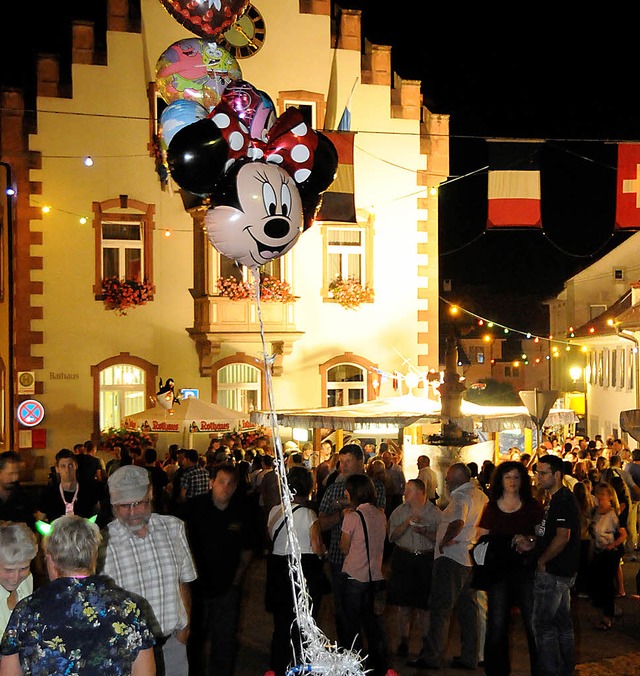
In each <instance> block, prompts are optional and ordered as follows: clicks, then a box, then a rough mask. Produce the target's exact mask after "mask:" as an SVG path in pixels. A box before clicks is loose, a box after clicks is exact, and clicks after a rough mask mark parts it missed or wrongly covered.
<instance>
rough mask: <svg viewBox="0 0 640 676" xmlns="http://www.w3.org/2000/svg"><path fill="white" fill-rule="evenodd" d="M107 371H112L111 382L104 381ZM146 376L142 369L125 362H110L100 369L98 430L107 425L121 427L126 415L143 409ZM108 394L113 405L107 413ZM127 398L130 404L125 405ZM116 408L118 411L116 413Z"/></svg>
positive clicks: (103, 428)
mask: <svg viewBox="0 0 640 676" xmlns="http://www.w3.org/2000/svg"><path fill="white" fill-rule="evenodd" d="M108 371H112V372H113V376H114V377H113V378H112V380H113V381H114V382H112V383H105V382H104V380H105V377H106V375H107V372H108ZM146 378H147V374H146V372H145V370H144V369H142V368H140V367H139V366H135V365H133V364H127V363H122V364H112V365H111V366H107V367H106V368H104V369H102V370H101V371H100V378H99V389H100V393H99V402H100V409H99V416H100V417H99V419H100V430H105V429H108V428H109V427H121V425H122V421H123V420H124V418H125V417H126V416H128V415H133V414H134V413H139V412H140V411H144V409H145V402H146V399H147V393H146V392H147V388H146V384H147V383H146ZM127 381H129V382H127ZM109 394H111V395H113V398H114V400H115V406H113V410H112V412H111V414H110V415H107V412H106V410H105V408H106V404H107V402H106V398H107V396H108V395H109ZM127 399H129V403H130V404H131V405H130V406H127V405H126V404H127ZM136 402H137V403H136ZM118 409H119V410H120V413H117V410H118Z"/></svg>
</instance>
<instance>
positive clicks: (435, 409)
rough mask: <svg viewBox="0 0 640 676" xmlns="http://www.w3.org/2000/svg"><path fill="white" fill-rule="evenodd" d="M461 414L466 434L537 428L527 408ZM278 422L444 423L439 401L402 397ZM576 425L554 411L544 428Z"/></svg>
mask: <svg viewBox="0 0 640 676" xmlns="http://www.w3.org/2000/svg"><path fill="white" fill-rule="evenodd" d="M461 413H462V417H461V418H459V419H455V420H454V422H455V423H456V424H457V425H458V426H459V427H460V428H461V429H463V430H466V431H472V430H473V429H474V427H475V426H477V425H478V424H481V426H482V429H483V430H484V431H486V432H499V431H501V430H504V429H516V428H520V429H522V428H525V427H529V428H535V424H534V423H533V421H532V419H531V415H530V414H529V411H528V410H527V408H526V406H479V405H478V404H472V403H471V402H468V401H466V400H463V401H462V406H461ZM276 418H277V421H278V424H279V425H282V426H283V427H301V428H325V429H343V430H348V431H353V430H355V429H356V428H357V427H358V426H360V425H363V424H370V425H375V424H392V425H397V426H398V427H406V426H408V425H412V424H413V423H416V422H418V421H421V422H425V423H426V422H438V421H440V419H441V406H440V402H439V401H434V400H432V399H427V398H426V397H415V396H412V395H402V396H397V397H388V398H383V399H374V400H372V401H367V402H364V403H363V404H356V405H353V406H333V407H329V408H308V409H289V410H283V411H277V412H276ZM251 420H252V421H253V422H254V423H257V424H259V425H263V426H265V427H267V426H269V425H270V424H271V418H270V414H269V412H267V411H254V412H253V413H251ZM577 421H578V419H577V417H576V415H575V413H574V412H573V411H571V410H567V409H552V410H551V411H550V413H549V415H548V416H547V419H546V420H545V422H544V425H545V426H551V425H569V424H571V423H575V422H577Z"/></svg>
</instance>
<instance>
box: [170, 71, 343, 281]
mask: <svg viewBox="0 0 640 676" xmlns="http://www.w3.org/2000/svg"><path fill="white" fill-rule="evenodd" d="M227 93H228V96H225V98H223V100H222V101H220V103H219V104H218V105H217V106H216V107H215V108H214V109H213V110H212V111H211V113H210V114H209V115H208V116H207V117H206V118H204V119H200V120H198V121H196V122H193V123H191V124H188V125H186V126H184V127H182V128H181V129H179V130H178V131H176V133H175V134H174V135H173V136H172V138H171V141H170V142H169V144H168V148H167V160H168V166H169V171H170V172H171V176H172V177H173V179H174V180H175V181H176V183H177V184H178V185H179V186H180V187H181V188H183V189H185V190H187V191H189V192H192V193H195V194H197V195H201V196H207V197H209V198H210V202H211V205H212V206H211V208H210V209H209V210H208V212H207V214H206V216H205V226H206V228H207V235H208V237H209V240H210V242H211V243H212V244H213V246H214V247H215V248H216V249H217V250H218V251H219V252H220V253H221V254H222V255H224V256H226V257H228V258H231V259H233V260H234V261H236V262H237V263H239V264H240V265H246V266H247V267H249V268H252V269H257V268H258V267H259V266H261V265H264V264H265V263H268V262H269V261H272V260H275V259H276V258H279V257H280V256H283V255H284V254H285V253H286V252H287V251H289V250H290V249H291V248H292V247H293V246H294V244H295V243H296V242H297V240H298V237H299V236H300V234H301V232H302V231H303V230H304V229H306V228H308V227H309V226H310V225H311V224H312V223H313V219H314V217H315V215H316V213H317V210H318V207H319V205H320V200H321V197H322V193H323V192H324V191H325V190H326V189H327V188H328V187H329V185H331V182H332V181H333V179H334V177H335V173H336V170H337V166H338V155H337V152H336V149H335V147H334V145H333V144H332V143H331V141H330V140H329V139H328V138H327V137H326V136H324V134H322V133H320V132H317V131H314V130H313V129H311V128H310V127H309V126H308V125H307V124H306V122H305V121H304V117H303V115H302V113H301V112H300V111H299V110H298V109H297V108H289V109H288V110H287V111H286V112H285V113H283V114H282V115H281V116H280V117H279V118H277V119H275V121H274V120H273V116H272V115H271V114H270V112H267V111H265V109H264V107H263V106H262V105H261V104H260V101H259V99H260V98H261V95H260V93H259V92H258V91H257V90H255V89H254V88H253V87H251V85H250V84H249V83H247V82H244V81H242V82H241V83H234V84H233V86H232V88H231V89H230V90H229V91H228V92H225V95H226V94H227Z"/></svg>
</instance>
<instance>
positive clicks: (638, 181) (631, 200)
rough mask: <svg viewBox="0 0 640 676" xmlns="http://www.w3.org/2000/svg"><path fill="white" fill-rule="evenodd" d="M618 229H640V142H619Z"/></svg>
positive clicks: (616, 227) (616, 226) (617, 182)
mask: <svg viewBox="0 0 640 676" xmlns="http://www.w3.org/2000/svg"><path fill="white" fill-rule="evenodd" d="M616 184H617V185H616V225H615V229H616V230H638V229H640V143H619V144H618V177H617V181H616Z"/></svg>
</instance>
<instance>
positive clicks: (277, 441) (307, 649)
mask: <svg viewBox="0 0 640 676" xmlns="http://www.w3.org/2000/svg"><path fill="white" fill-rule="evenodd" d="M251 272H252V274H253V279H254V291H255V297H256V306H257V312H258V322H259V325H260V339H261V341H262V355H263V361H264V376H265V384H266V390H267V399H268V402H269V419H270V422H271V430H272V432H273V440H274V449H275V456H276V468H275V471H276V473H277V475H278V490H279V492H280V498H281V505H282V513H283V519H284V521H285V525H286V527H285V529H284V530H285V532H286V534H287V551H288V552H289V554H288V555H287V558H288V561H289V581H290V583H291V589H292V593H293V604H294V624H297V626H298V640H299V646H294V644H293V639H291V647H292V648H293V654H294V655H299V656H300V659H301V662H302V664H301V665H298V666H294V667H293V670H292V671H291V672H290V673H308V674H323V675H325V676H364V668H363V658H362V657H361V656H360V654H359V653H356V652H353V651H349V650H345V649H343V648H341V647H339V646H338V645H337V644H335V643H331V641H329V639H328V638H327V637H326V636H325V634H324V633H323V632H322V631H321V630H320V629H319V628H318V626H317V624H316V622H315V620H314V619H313V614H312V607H313V605H312V601H311V597H310V595H309V591H308V588H307V582H306V579H305V577H304V574H303V571H302V554H301V548H300V542H299V541H298V536H297V534H296V529H295V528H294V527H293V508H292V502H293V494H292V493H291V490H290V489H289V484H288V482H287V473H286V466H285V460H284V453H283V450H282V439H281V438H280V431H279V429H278V419H277V414H276V408H275V399H274V395H273V373H272V365H273V362H274V356H273V355H270V354H269V353H268V352H267V345H266V340H265V335H264V323H263V320H262V312H261V305H260V272H259V270H258V269H257V268H252V269H251Z"/></svg>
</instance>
